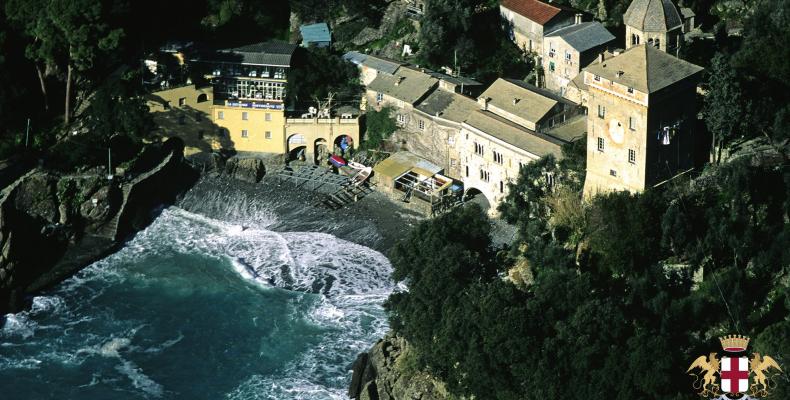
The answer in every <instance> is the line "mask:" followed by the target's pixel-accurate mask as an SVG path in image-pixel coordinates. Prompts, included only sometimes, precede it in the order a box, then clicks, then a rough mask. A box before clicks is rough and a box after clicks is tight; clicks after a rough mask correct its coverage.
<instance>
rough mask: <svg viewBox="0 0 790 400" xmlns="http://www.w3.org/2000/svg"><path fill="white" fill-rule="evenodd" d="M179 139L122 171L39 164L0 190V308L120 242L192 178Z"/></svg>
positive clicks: (14, 307)
mask: <svg viewBox="0 0 790 400" xmlns="http://www.w3.org/2000/svg"><path fill="white" fill-rule="evenodd" d="M183 151H184V146H183V143H182V142H181V141H180V140H178V139H171V140H168V141H166V142H164V143H157V144H152V145H149V146H147V147H146V148H145V150H144V151H143V152H141V155H140V156H139V157H138V158H137V159H136V160H135V162H134V163H132V164H131V166H130V167H129V168H128V170H127V171H124V173H123V176H117V177H113V178H112V179H108V177H107V173H106V171H105V170H103V169H100V168H97V169H94V170H87V171H79V172H73V173H60V172H57V171H52V170H47V169H44V168H41V167H36V168H33V169H30V170H29V171H27V172H26V173H24V174H23V175H22V176H20V177H18V178H16V179H14V180H13V181H11V180H10V179H9V181H10V183H9V184H8V185H7V186H6V187H5V188H4V189H3V190H2V191H1V192H0V315H5V314H6V313H8V312H17V311H20V310H22V309H24V308H26V307H27V306H29V304H28V302H29V298H30V297H31V296H32V295H33V294H35V293H38V292H40V291H41V290H44V289H46V288H48V287H51V286H52V285H55V284H57V283H59V282H61V281H62V280H63V279H66V278H67V277H69V276H71V275H72V274H74V273H75V272H77V271H79V270H80V269H81V268H83V267H85V266H86V265H88V264H90V263H91V262H94V261H96V260H98V259H100V258H102V257H104V256H106V255H108V254H110V253H112V252H113V251H115V250H117V248H118V247H119V246H121V245H122V244H123V242H124V240H126V239H127V238H128V237H129V235H131V234H133V233H135V232H137V231H138V230H140V229H142V228H144V227H145V226H147V225H148V224H149V223H150V222H151V221H152V220H153V218H154V217H155V213H154V211H155V210H156V209H157V208H158V207H159V206H160V205H162V204H171V203H172V202H174V201H175V199H176V198H177V197H178V196H179V195H180V194H181V193H183V192H184V191H185V190H186V189H188V188H189V187H191V185H192V184H194V182H195V181H196V180H197V178H198V176H199V174H198V172H197V171H196V170H195V169H193V168H192V167H191V166H189V165H188V164H187V163H186V162H185V161H184V158H183Z"/></svg>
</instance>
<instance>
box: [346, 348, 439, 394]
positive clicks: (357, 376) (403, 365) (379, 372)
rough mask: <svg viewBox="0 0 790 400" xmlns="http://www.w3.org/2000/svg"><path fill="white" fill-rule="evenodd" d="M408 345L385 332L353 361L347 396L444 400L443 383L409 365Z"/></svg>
mask: <svg viewBox="0 0 790 400" xmlns="http://www.w3.org/2000/svg"><path fill="white" fill-rule="evenodd" d="M410 352H411V349H410V347H409V344H408V343H407V342H406V341H405V340H404V339H403V338H400V337H398V336H394V335H392V334H388V335H387V336H385V337H384V339H381V340H379V341H378V342H377V343H376V344H375V345H374V346H373V347H372V348H371V349H370V350H369V351H368V352H367V353H362V354H360V355H359V356H358V357H357V360H356V361H355V362H354V364H353V367H352V369H353V374H352V377H351V385H350V387H349V389H348V396H349V397H350V398H352V399H356V400H447V399H449V398H450V397H449V394H448V393H447V390H446V389H445V387H444V384H443V383H442V382H440V381H438V380H436V379H435V378H433V377H432V376H431V375H429V374H428V373H425V372H421V371H416V370H415V369H414V368H411V367H410V365H412V360H411V359H410V357H413V353H410Z"/></svg>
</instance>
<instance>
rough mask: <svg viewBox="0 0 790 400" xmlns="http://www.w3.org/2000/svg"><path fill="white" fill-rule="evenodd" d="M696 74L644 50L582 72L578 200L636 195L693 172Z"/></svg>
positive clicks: (632, 50) (643, 47)
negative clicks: (583, 141) (583, 153)
mask: <svg viewBox="0 0 790 400" xmlns="http://www.w3.org/2000/svg"><path fill="white" fill-rule="evenodd" d="M702 70H703V69H702V68H701V67H699V66H696V65H694V64H691V63H689V62H686V61H683V60H681V59H678V58H676V57H673V56H671V55H668V54H667V53H665V52H663V51H660V50H658V49H656V48H655V47H653V46H649V45H645V44H642V45H638V46H633V47H631V48H630V49H628V50H626V51H625V52H623V53H622V54H620V55H617V56H615V57H613V58H611V59H605V60H603V61H602V62H598V63H594V64H592V65H590V66H589V67H587V68H586V69H585V70H584V72H583V79H584V84H585V85H586V86H587V91H588V94H587V95H588V100H587V101H588V109H589V113H588V114H589V115H588V121H587V177H586V181H585V184H584V193H585V196H591V195H594V194H595V193H598V192H602V191H608V190H628V191H632V192H639V191H642V190H644V189H645V188H647V187H652V186H653V185H655V184H657V183H659V182H661V181H663V180H665V179H668V178H671V177H672V176H674V175H676V174H677V173H679V172H682V171H685V170H687V169H689V168H692V167H693V151H694V145H695V143H697V142H698V141H699V137H698V136H699V135H700V134H701V133H700V132H695V129H694V127H695V122H696V113H697V110H696V102H695V94H696V86H697V82H698V80H699V77H700V72H701V71H702Z"/></svg>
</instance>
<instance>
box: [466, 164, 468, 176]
mask: <svg viewBox="0 0 790 400" xmlns="http://www.w3.org/2000/svg"><path fill="white" fill-rule="evenodd" d="M466 177H467V178H468V177H469V166H468V165H467V166H466Z"/></svg>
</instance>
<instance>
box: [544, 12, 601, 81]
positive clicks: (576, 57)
mask: <svg viewBox="0 0 790 400" xmlns="http://www.w3.org/2000/svg"><path fill="white" fill-rule="evenodd" d="M612 41H614V35H612V34H611V33H609V31H608V30H607V29H606V28H604V26H603V25H601V23H600V22H597V21H596V22H580V23H577V24H574V25H570V26H566V27H564V28H560V29H558V30H556V31H554V32H551V33H548V34H546V37H545V38H544V39H543V43H544V45H545V49H544V53H543V73H544V75H545V84H546V88H547V89H549V90H553V91H555V92H559V93H560V95H562V94H564V93H565V88H566V87H567V86H568V83H569V82H570V81H571V80H572V79H573V78H575V77H576V76H577V75H578V74H579V72H581V70H582V68H584V67H586V66H588V65H590V63H592V62H593V61H594V60H595V59H596V57H598V55H599V54H600V53H601V52H603V51H605V50H606V49H607V48H608V46H609V45H610V44H611V43H612Z"/></svg>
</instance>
